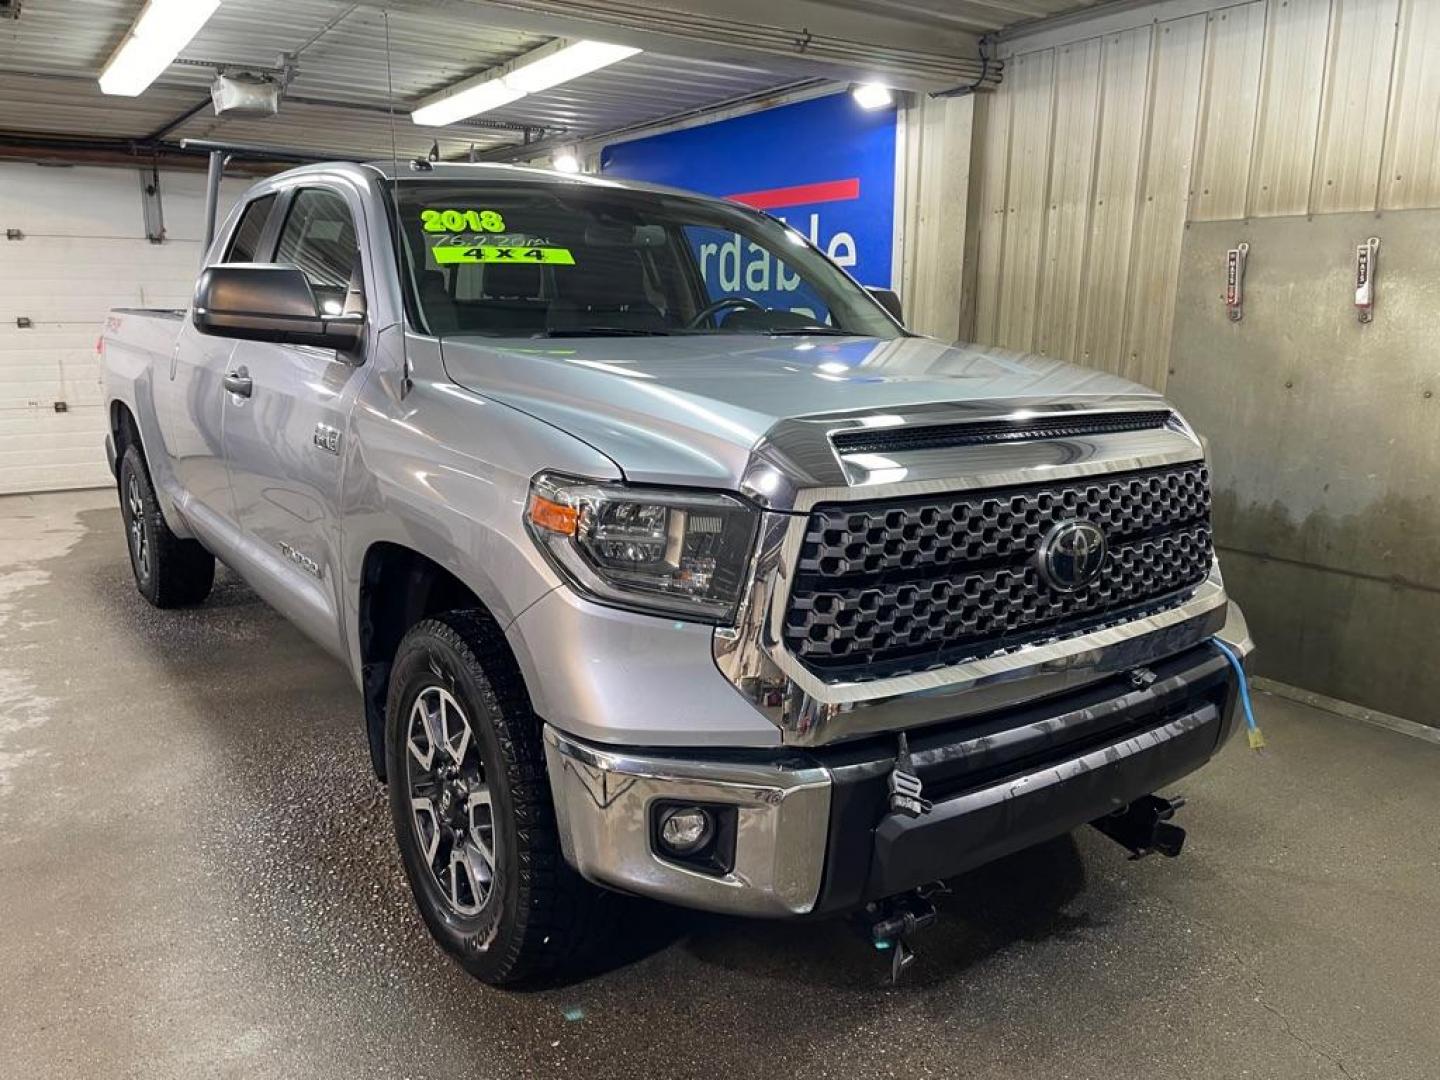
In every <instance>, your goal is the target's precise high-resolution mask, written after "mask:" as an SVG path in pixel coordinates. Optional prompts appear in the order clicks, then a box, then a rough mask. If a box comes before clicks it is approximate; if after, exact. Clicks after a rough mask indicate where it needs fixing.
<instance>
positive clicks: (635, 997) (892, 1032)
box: [0, 492, 1440, 1080]
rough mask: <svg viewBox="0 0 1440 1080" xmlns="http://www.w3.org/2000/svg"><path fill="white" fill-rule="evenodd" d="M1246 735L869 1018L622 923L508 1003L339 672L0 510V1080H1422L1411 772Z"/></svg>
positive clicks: (794, 947) (1069, 847)
mask: <svg viewBox="0 0 1440 1080" xmlns="http://www.w3.org/2000/svg"><path fill="white" fill-rule="evenodd" d="M1259 705H1260V711H1261V723H1262V725H1263V727H1264V728H1265V731H1266V734H1267V736H1268V738H1269V742H1270V750H1269V751H1268V752H1267V753H1266V754H1264V755H1261V756H1257V755H1254V754H1252V753H1250V752H1249V751H1248V750H1246V749H1245V747H1244V745H1243V740H1239V741H1236V742H1233V743H1232V744H1231V746H1230V748H1229V749H1228V750H1227V751H1226V752H1225V754H1224V755H1223V756H1222V757H1221V759H1220V760H1218V761H1217V762H1215V763H1212V764H1211V766H1210V767H1209V768H1208V769H1206V770H1205V771H1204V772H1202V773H1201V774H1200V775H1198V776H1197V777H1195V778H1193V779H1192V780H1191V781H1190V782H1188V783H1187V784H1185V785H1184V786H1183V790H1184V791H1185V793H1186V794H1187V795H1188V796H1189V798H1190V804H1189V806H1188V807H1187V808H1186V809H1185V810H1184V811H1183V814H1182V820H1183V822H1184V824H1186V825H1187V826H1188V827H1189V828H1190V842H1189V846H1188V847H1187V848H1186V851H1185V854H1184V855H1183V857H1181V858H1180V859H1178V860H1171V861H1166V860H1162V859H1158V858H1156V859H1149V860H1146V861H1144V862H1141V863H1133V864H1132V863H1128V862H1126V861H1125V859H1124V857H1123V854H1122V853H1121V852H1120V850H1119V849H1118V848H1115V847H1114V846H1112V845H1110V844H1109V843H1108V841H1105V840H1103V839H1102V838H1100V837H1099V836H1098V835H1096V834H1094V833H1093V832H1091V831H1089V830H1086V831H1083V832H1081V833H1079V834H1077V835H1076V836H1075V837H1074V838H1073V839H1070V838H1067V839H1065V840H1062V841H1059V842H1056V843H1052V844H1049V845H1046V846H1045V847H1043V848H1040V849H1037V850H1035V851H1032V852H1028V853H1025V854H1024V855H1021V856H1019V857H1016V858H1012V859H1010V860H1007V861H1006V862H1004V863H1001V864H998V865H996V866H993V867H990V868H988V869H986V870H984V871H982V872H979V873H977V874H974V875H971V876H968V877H966V878H963V879H958V880H956V881H954V882H953V883H952V888H953V890H954V891H953V894H952V895H951V896H950V897H949V898H948V899H947V900H946V901H945V902H944V905H943V909H942V916H943V917H942V922H941V924H940V925H939V927H938V928H936V929H935V930H934V931H932V932H930V933H929V935H928V936H926V937H924V938H922V939H921V940H920V942H919V947H920V952H921V956H920V961H919V965H918V968H917V970H916V973H915V977H914V978H913V979H912V980H911V981H910V982H908V983H906V984H905V985H903V986H901V987H899V988H888V987H883V986H881V985H879V977H880V974H881V971H880V968H881V965H880V963H879V961H878V959H877V957H876V955H875V954H874V953H873V952H872V951H871V950H869V949H868V948H867V947H866V946H865V945H864V944H863V943H862V942H861V941H860V940H859V939H858V938H857V937H855V936H853V934H852V932H851V931H850V929H849V928H848V927H847V926H846V925H844V924H842V923H834V922H828V923H815V924H800V925H795V924H790V925H780V924H758V923H747V922H742V921H735V920H727V919H721V918H715V917H710V916H703V915H694V914H687V913H667V912H664V911H661V910H658V909H656V908H653V907H640V906H638V905H637V906H636V909H635V911H634V912H633V914H632V917H631V919H630V921H629V929H628V932H626V933H625V934H622V935H621V936H620V937H619V938H618V939H617V941H616V946H615V949H614V952H613V955H612V956H610V957H609V958H608V960H607V965H606V969H605V970H602V971H601V972H600V973H598V974H595V975H593V976H591V977H589V978H587V979H583V980H577V981H575V982H572V983H571V984H570V985H567V986H563V987H558V988H554V989H549V990H544V991H538V992H531V993H504V992H500V991H496V990H491V989H489V988H487V987H484V986H482V985H479V984H478V983H475V982H472V981H471V980H469V979H468V978H466V977H465V976H464V975H463V974H462V973H461V972H460V971H459V969H458V968H456V967H454V966H453V965H452V964H451V963H450V962H449V961H448V960H447V959H446V958H445V957H444V956H443V955H442V954H441V953H440V952H439V951H438V950H437V949H436V948H435V947H434V946H432V945H431V944H430V941H429V939H428V938H427V937H426V935H425V933H424V931H423V929H422V928H421V925H420V922H419V920H418V918H417V917H416V916H415V915H414V913H413V911H412V909H411V903H410V897H409V894H408V891H407V889H406V887H405V884H404V882H403V880H402V878H401V876H400V872H399V869H398V866H397V859H396V855H395V851H394V848H393V844H392V841H391V837H390V825H389V820H388V817H387V814H386V810H385V805H384V801H383V798H382V792H381V789H380V788H379V786H378V785H377V784H376V783H375V781H374V779H373V778H372V776H371V774H370V772H369V766H368V764H367V761H366V756H365V750H364V745H363V740H362V738H361V729H360V722H359V700H358V697H357V695H356V693H355V691H354V689H353V688H352V686H351V684H350V681H349V678H348V676H346V674H345V673H344V672H343V671H341V669H340V668H339V667H338V666H336V665H335V664H334V663H333V662H331V661H329V660H327V659H325V658H324V657H323V656H322V655H321V654H320V653H319V652H318V651H316V650H315V649H314V648H312V647H311V646H310V645H308V644H307V643H306V642H305V641H304V640H303V639H302V638H301V637H300V635H299V634H298V633H297V632H296V631H294V630H292V629H291V628H290V627H289V626H288V625H287V624H285V623H283V622H281V621H280V619H279V618H278V617H276V616H275V615H274V614H273V613H272V612H271V611H269V610H268V609H267V608H266V607H264V606H263V605H262V604H261V603H260V602H259V601H258V600H257V599H256V598H255V597H254V596H253V595H252V594H251V593H250V591H249V590H248V589H246V588H245V587H244V586H243V585H241V584H239V583H238V582H237V581H236V579H235V578H234V577H233V576H231V575H229V574H228V573H225V574H223V575H222V577H221V579H220V581H219V584H218V586H217V589H216V591H215V594H214V595H213V596H212V598H211V600H210V602H209V603H208V604H206V606H204V607H203V608H200V609H198V610H194V611H189V612H182V613H163V612H158V611H154V610H152V609H150V608H149V607H147V606H146V605H145V603H144V602H143V601H142V600H141V599H140V597H139V596H138V595H137V594H136V592H135V589H134V586H133V585H132V583H131V579H130V570H129V566H128V565H127V563H126V557H125V549H124V546H123V542H122V538H121V532H120V519H119V515H118V513H117V511H116V510H115V506H114V498H113V495H112V494H111V493H109V492H86V493H72V494H63V495H50V496H40V497H11V498H6V499H0V973H3V974H0V1076H4V1077H12V1076H13V1077H39V1076H44V1077H70V1076H76V1077H78V1076H87V1077H107V1078H108V1077H128V1076H135V1077H145V1078H146V1080H161V1078H165V1077H184V1078H187V1080H193V1078H196V1077H207V1076H237V1077H238V1076H243V1077H247V1078H250V1077H267V1076H276V1077H299V1076H304V1077H316V1078H323V1077H346V1078H356V1077H369V1076H375V1077H416V1078H418V1077H439V1076H461V1075H464V1076H482V1077H518V1076H545V1077H553V1076H556V1075H565V1074H568V1073H571V1072H572V1071H578V1070H582V1069H583V1070H584V1075H586V1076H588V1077H608V1076H617V1077H619V1076H624V1077H689V1076H704V1077H707V1078H712V1080H713V1078H717V1077H723V1076H734V1075H743V1074H753V1075H764V1076H787V1077H788V1076H795V1077H826V1076H834V1077H870V1076H896V1077H924V1076H959V1075H962V1074H963V1075H966V1076H974V1077H1017V1078H1019V1077H1023V1078H1025V1080H1039V1078H1048V1077H1076V1078H1086V1077H1105V1078H1109V1080H1122V1078H1129V1077H1134V1078H1137V1080H1157V1078H1166V1077H1186V1078H1203V1077H1224V1078H1226V1080H1234V1078H1237V1077H1245V1076H1249V1077H1258V1078H1266V1080H1268V1078H1277V1080H1278V1078H1295V1080H1315V1078H1317V1077H1328V1076H1337V1077H1349V1078H1351V1080H1362V1078H1366V1077H1373V1078H1377V1080H1380V1078H1383V1080H1402V1078H1434V1077H1437V1076H1440V946H1437V934H1436V931H1435V926H1436V921H1435V916H1436V912H1440V842H1437V841H1440V782H1437V780H1440V747H1436V746H1434V745H1431V744H1428V743H1424V742H1421V741H1419V740H1416V739H1410V738H1406V737H1404V736H1402V735H1397V734H1394V733H1391V732H1388V731H1382V730H1377V729H1374V728H1370V727H1366V726H1363V725H1360V724H1358V723H1355V722H1353V721H1349V720H1341V719H1339V718H1336V717H1333V716H1331V715H1330V714H1327V713H1323V712H1319V711H1316V710H1313V709H1309V708H1307V707H1305V706H1300V705H1295V704H1292V703H1290V702H1287V701H1284V700H1281V699H1278V698H1269V697H1265V698H1262V699H1261V700H1260V703H1259ZM576 1010H579V1012H576ZM572 1017H574V1018H572Z"/></svg>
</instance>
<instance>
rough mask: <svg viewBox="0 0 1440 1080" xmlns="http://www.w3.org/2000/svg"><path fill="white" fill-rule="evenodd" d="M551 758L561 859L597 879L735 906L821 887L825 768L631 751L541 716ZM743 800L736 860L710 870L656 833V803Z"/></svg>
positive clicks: (764, 912)
mask: <svg viewBox="0 0 1440 1080" xmlns="http://www.w3.org/2000/svg"><path fill="white" fill-rule="evenodd" d="M545 760H546V765H547V768H548V769H549V773H550V786H551V789H552V790H553V792H554V796H555V815H556V818H557V819H558V824H559V826H560V843H561V847H562V849H563V851H564V854H565V859H566V861H567V862H569V863H570V865H571V866H573V867H574V868H575V869H576V870H578V871H579V872H580V874H581V876H582V877H585V878H587V879H589V880H590V881H594V882H596V883H597V884H600V885H608V886H610V887H611V888H615V889H619V890H621V891H623V892H631V893H636V894H639V895H642V896H654V897H658V898H660V899H663V900H668V901H671V902H673V903H676V904H681V905H684V906H686V907H695V908H702V909H705V910H708V911H723V912H732V913H734V914H738V915H760V916H783V915H800V914H803V913H804V912H806V911H809V910H810V908H811V906H812V905H813V904H814V902H815V896H816V894H817V893H818V892H819V889H820V876H821V873H822V871H823V870H824V858H825V837H826V833H827V831H828V828H829V818H830V774H829V772H828V771H827V770H825V769H823V768H813V767H807V765H806V764H805V763H804V762H803V761H800V760H796V761H795V762H793V763H776V764H746V763H743V762H719V761H704V760H696V759H693V758H683V757H674V756H668V755H666V756H661V755H658V754H656V755H651V754H645V753H638V752H635V753H632V752H630V751H620V750H614V749H610V748H606V747H600V746H595V745H592V744H589V743H583V742H580V741H578V740H576V739H572V738H571V737H569V736H568V735H565V734H563V733H562V732H560V731H557V730H556V729H555V728H553V727H551V726H549V725H548V724H547V725H546V727H545ZM660 799H665V800H688V801H694V802H700V803H711V804H721V805H727V806H734V807H736V808H737V828H736V837H735V865H734V869H733V870H731V871H730V872H729V873H726V874H721V875H714V876H712V875H709V874H704V873H700V872H699V871H696V870H692V869H689V868H687V867H684V866H681V865H678V864H677V863H674V862H668V861H666V860H665V859H664V858H663V857H662V856H661V855H660V854H659V853H657V852H656V851H655V849H654V846H653V845H652V844H651V830H650V818H651V811H650V807H651V804H652V803H654V802H655V801H657V800H660Z"/></svg>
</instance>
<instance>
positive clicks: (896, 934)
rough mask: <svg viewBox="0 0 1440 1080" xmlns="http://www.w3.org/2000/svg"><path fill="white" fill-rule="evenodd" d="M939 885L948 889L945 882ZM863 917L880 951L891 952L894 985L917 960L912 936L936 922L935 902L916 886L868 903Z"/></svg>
mask: <svg viewBox="0 0 1440 1080" xmlns="http://www.w3.org/2000/svg"><path fill="white" fill-rule="evenodd" d="M938 887H939V888H940V889H941V890H943V889H944V886H943V885H942V886H938ZM932 888H934V886H932ZM860 918H861V920H862V922H863V924H864V925H865V926H866V927H867V929H868V932H869V936H870V943H871V944H872V945H874V946H875V948H876V949H877V950H879V951H880V952H889V953H890V982H891V985H894V984H896V983H899V981H900V978H901V976H903V975H904V974H905V972H906V971H908V970H909V969H910V965H911V964H913V963H914V962H915V952H914V950H912V949H911V948H910V938H911V937H912V936H913V935H914V934H916V933H918V932H919V931H921V930H928V929H929V928H930V927H932V926H934V925H935V919H936V914H935V905H934V904H932V903H931V902H930V899H929V897H928V896H927V895H926V894H925V893H924V892H922V891H921V890H919V889H916V890H915V891H914V892H908V893H901V894H900V895H899V896H892V897H890V898H888V899H886V900H879V901H876V902H875V903H873V904H867V905H866V906H865V911H864V913H863V914H862V915H861V916H860Z"/></svg>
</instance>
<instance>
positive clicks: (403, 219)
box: [398, 180, 901, 338]
mask: <svg viewBox="0 0 1440 1080" xmlns="http://www.w3.org/2000/svg"><path fill="white" fill-rule="evenodd" d="M398 186H399V192H398V202H399V214H400V223H401V233H402V235H403V237H404V247H405V255H406V266H405V268H404V273H403V275H402V276H403V277H404V278H405V282H406V287H407V289H409V291H410V294H411V295H410V300H411V301H412V310H413V311H414V312H415V313H416V316H417V318H418V319H419V321H420V323H421V327H420V328H421V329H422V330H424V331H426V332H428V333H431V334H435V335H447V334H470V335H476V334H478V335H484V336H489V337H584V336H592V335H594V336H601V335H607V336H613V335H637V336H639V335H647V336H648V335H652V334H667V335H668V334H772V335H773V334H856V335H864V336H869V337H878V338H893V337H897V336H899V334H900V333H901V331H900V330H899V329H898V328H897V327H896V326H895V324H894V323H893V322H892V321H891V320H890V318H889V317H888V316H887V315H886V314H885V312H884V310H883V309H882V308H881V307H880V306H879V304H877V303H876V302H875V301H874V300H873V299H872V298H871V297H870V295H869V294H868V293H866V292H865V290H864V289H862V288H860V287H859V286H858V285H856V284H855V282H854V281H853V280H851V279H850V278H849V277H848V276H847V275H846V274H845V273H844V272H843V271H842V270H840V269H839V268H838V267H836V266H835V265H834V264H833V263H831V262H830V261H829V260H828V259H826V258H825V257H824V256H823V255H821V254H820V253H819V252H818V251H816V250H815V249H814V248H813V247H812V246H811V245H810V244H809V243H808V241H806V240H805V238H804V237H802V236H801V235H800V234H799V233H797V232H796V231H795V230H793V229H790V228H787V227H786V226H785V225H782V224H781V223H780V222H778V221H776V220H774V219H773V218H769V217H767V216H765V215H763V214H760V213H756V212H755V211H752V210H748V209H746V208H744V207H740V206H732V205H730V204H726V203H714V202H708V201H705V200H701V199H693V198H686V197H683V196H670V195H658V194H654V193H652V192H642V191H627V190H623V189H618V188H605V187H599V186H594V185H590V184H580V183H566V182H555V183H547V182H535V181H528V180H527V181H509V182H499V183H496V182H489V183H481V182H464V181H462V182H455V181H446V180H403V181H401V182H400V184H399V185H398Z"/></svg>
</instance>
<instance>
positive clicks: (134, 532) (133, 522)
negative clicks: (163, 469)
mask: <svg viewBox="0 0 1440 1080" xmlns="http://www.w3.org/2000/svg"><path fill="white" fill-rule="evenodd" d="M125 504H126V509H128V510H129V511H130V515H129V516H130V528H129V533H130V553H131V554H132V555H133V556H134V557H135V570H136V573H138V574H139V575H140V580H141V581H148V580H149V579H150V538H149V537H148V536H147V535H146V533H145V500H144V499H142V498H141V497H140V482H139V481H138V480H137V479H136V478H135V474H134V473H133V472H132V473H131V474H130V479H129V482H128V483H127V484H126V485H125Z"/></svg>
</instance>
